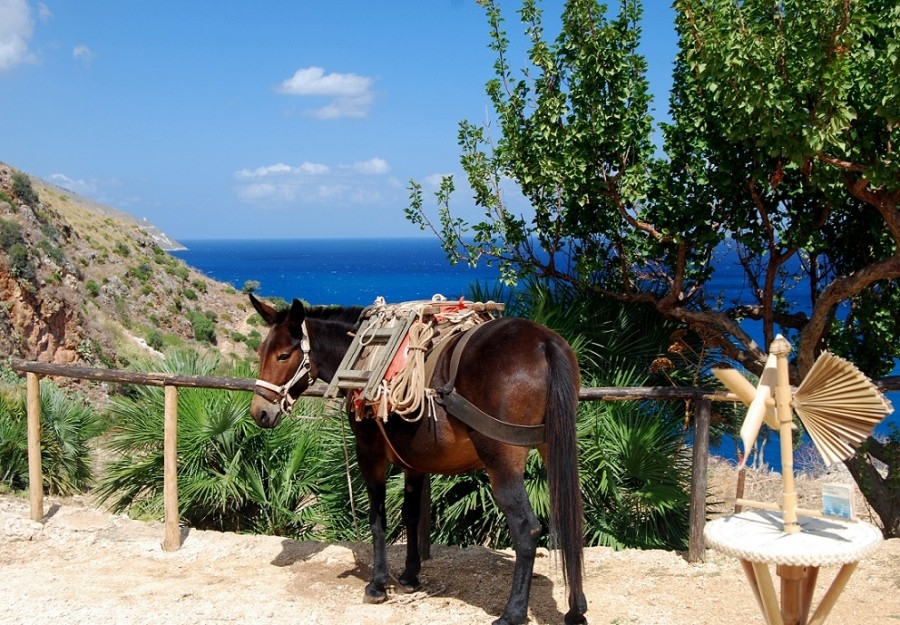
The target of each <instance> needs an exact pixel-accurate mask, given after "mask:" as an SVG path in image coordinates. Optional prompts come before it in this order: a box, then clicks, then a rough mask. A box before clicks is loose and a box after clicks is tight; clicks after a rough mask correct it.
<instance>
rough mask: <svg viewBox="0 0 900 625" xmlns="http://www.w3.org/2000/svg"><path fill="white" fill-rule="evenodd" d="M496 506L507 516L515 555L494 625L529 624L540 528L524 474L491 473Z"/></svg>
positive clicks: (514, 472) (519, 472)
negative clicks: (503, 603)
mask: <svg viewBox="0 0 900 625" xmlns="http://www.w3.org/2000/svg"><path fill="white" fill-rule="evenodd" d="M488 473H489V475H490V477H491V486H492V487H493V490H494V497H495V498H496V500H497V505H499V506H500V509H501V510H503V513H504V514H505V515H506V522H507V523H508V524H509V532H510V535H511V537H512V543H513V549H514V550H515V553H516V563H515V569H514V570H513V580H512V589H511V590H510V593H509V600H508V601H507V603H506V609H504V610H503V614H502V616H501V617H500V618H499V619H497V620H496V621H494V623H493V625H519V624H520V623H525V622H527V621H528V597H529V595H530V594H531V576H532V573H533V571H534V557H535V554H536V552H537V541H538V536H540V534H541V524H540V522H539V521H538V520H537V518H536V517H535V516H534V511H533V510H532V509H531V504H530V503H529V501H528V494H527V493H526V492H525V482H524V479H523V476H522V472H521V471H518V472H516V471H512V472H508V473H507V472H496V471H490V470H489V471H488Z"/></svg>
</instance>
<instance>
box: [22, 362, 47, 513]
mask: <svg viewBox="0 0 900 625" xmlns="http://www.w3.org/2000/svg"><path fill="white" fill-rule="evenodd" d="M25 379H26V387H27V391H26V393H27V400H28V408H27V410H28V494H29V499H30V500H31V520H32V521H40V520H42V519H43V518H44V471H43V469H42V468H41V378H40V376H39V375H38V374H36V373H27V374H26V375H25Z"/></svg>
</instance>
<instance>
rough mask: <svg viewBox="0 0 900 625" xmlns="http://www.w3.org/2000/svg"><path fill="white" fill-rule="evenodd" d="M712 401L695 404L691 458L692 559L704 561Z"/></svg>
mask: <svg viewBox="0 0 900 625" xmlns="http://www.w3.org/2000/svg"><path fill="white" fill-rule="evenodd" d="M711 413H712V402H711V401H709V400H708V399H699V398H698V399H697V401H696V403H695V404H694V449H693V455H692V459H691V464H692V466H691V503H690V512H689V514H690V533H691V535H690V538H689V541H688V562H703V561H704V559H705V558H706V543H705V542H704V540H703V529H704V527H705V526H706V490H707V487H708V485H709V479H708V478H709V476H708V466H709V421H710V414H711Z"/></svg>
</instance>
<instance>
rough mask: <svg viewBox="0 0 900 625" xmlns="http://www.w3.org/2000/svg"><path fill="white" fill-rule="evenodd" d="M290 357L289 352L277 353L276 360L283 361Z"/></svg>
mask: <svg viewBox="0 0 900 625" xmlns="http://www.w3.org/2000/svg"><path fill="white" fill-rule="evenodd" d="M290 357H291V355H290V354H278V362H284V361H285V360H288V359H289V358H290Z"/></svg>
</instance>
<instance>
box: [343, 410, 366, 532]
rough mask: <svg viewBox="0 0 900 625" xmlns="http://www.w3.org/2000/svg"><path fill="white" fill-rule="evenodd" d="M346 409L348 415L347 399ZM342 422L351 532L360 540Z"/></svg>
mask: <svg viewBox="0 0 900 625" xmlns="http://www.w3.org/2000/svg"><path fill="white" fill-rule="evenodd" d="M346 408H347V410H348V414H349V409H350V400H349V398H347V403H346ZM344 421H345V419H344V418H343V417H341V443H342V444H343V447H344V468H345V469H346V472H345V474H346V476H347V494H348V495H349V496H350V516H351V517H352V518H353V532H354V534H355V535H356V539H357V540H361V539H362V537H361V536H360V534H359V520H358V519H357V518H356V496H355V495H354V494H353V477H352V475H351V474H350V452H349V451H347V431H346V426H347V425H346V423H344Z"/></svg>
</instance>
